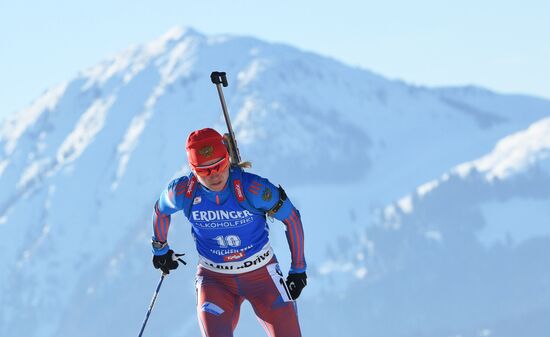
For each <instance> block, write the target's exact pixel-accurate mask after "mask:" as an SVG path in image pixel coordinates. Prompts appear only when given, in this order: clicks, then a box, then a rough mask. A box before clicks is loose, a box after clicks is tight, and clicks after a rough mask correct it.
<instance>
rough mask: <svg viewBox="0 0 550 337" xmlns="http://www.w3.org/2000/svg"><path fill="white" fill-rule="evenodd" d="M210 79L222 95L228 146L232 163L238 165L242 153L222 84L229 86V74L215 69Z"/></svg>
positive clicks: (221, 100)
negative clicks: (232, 125) (238, 145)
mask: <svg viewBox="0 0 550 337" xmlns="http://www.w3.org/2000/svg"><path fill="white" fill-rule="evenodd" d="M210 79H211V80H212V83H214V84H215V85H216V88H217V89H218V96H220V102H221V104H222V110H223V116H224V117H225V124H226V125H227V130H228V131H229V134H228V137H227V138H228V146H229V155H230V157H231V158H230V162H231V164H232V165H238V164H239V163H240V162H241V155H240V153H239V148H238V147H237V141H236V139H235V133H234V132H233V128H232V127H231V120H230V119H229V112H228V111H227V105H226V104H225V98H224V96H223V90H222V85H223V86H224V87H227V85H228V84H227V76H226V75H225V72H219V71H213V72H212V74H210Z"/></svg>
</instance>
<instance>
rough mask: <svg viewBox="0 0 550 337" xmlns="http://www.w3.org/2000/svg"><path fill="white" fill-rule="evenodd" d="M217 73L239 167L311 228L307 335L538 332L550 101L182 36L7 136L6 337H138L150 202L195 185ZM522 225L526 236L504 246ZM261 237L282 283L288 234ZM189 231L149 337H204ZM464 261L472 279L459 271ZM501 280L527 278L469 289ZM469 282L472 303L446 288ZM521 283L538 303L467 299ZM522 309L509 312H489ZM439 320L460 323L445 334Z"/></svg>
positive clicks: (75, 84)
mask: <svg viewBox="0 0 550 337" xmlns="http://www.w3.org/2000/svg"><path fill="white" fill-rule="evenodd" d="M213 70H223V71H226V72H227V73H228V77H229V82H230V85H229V87H227V88H226V89H225V91H224V93H225V96H226V99H227V103H228V107H229V111H230V113H231V115H232V119H233V122H234V128H235V131H236V133H237V139H238V141H239V145H240V148H241V150H240V151H241V154H242V156H243V159H246V160H251V161H252V162H253V171H254V172H255V173H258V174H260V175H263V176H266V177H268V178H270V180H271V181H272V182H274V183H276V184H277V183H280V184H282V185H283V186H284V187H285V189H286V190H287V192H288V194H289V196H290V197H291V199H292V200H293V202H294V203H295V204H296V205H297V206H298V207H299V208H300V210H301V213H302V215H303V221H304V225H305V231H306V256H307V258H308V264H309V266H310V268H309V270H308V274H309V275H310V277H309V286H308V288H307V289H306V291H305V292H304V295H303V297H304V298H303V300H302V303H301V304H300V306H301V307H300V317H301V321H302V325H303V330H304V335H306V336H344V335H349V336H352V335H353V336H357V335H365V336H367V335H369V336H371V335H377V336H406V335H411V334H413V335H420V334H421V333H423V334H425V335H426V336H436V335H437V336H439V335H442V336H446V334H447V332H448V331H450V330H452V329H454V328H456V329H458V330H457V331H462V332H463V333H467V332H468V331H470V330H469V329H476V328H477V327H478V323H479V324H481V323H486V324H493V322H496V321H498V320H503V321H504V320H507V319H508V318H509V317H512V316H513V317H515V318H517V322H518V324H520V323H522V322H524V320H522V319H521V317H522V316H521V315H525V317H527V318H526V319H529V318H530V317H534V316H536V315H537V314H539V315H542V316H544V315H543V314H544V313H545V312H546V311H544V310H547V308H549V307H550V305H549V303H550V302H549V301H547V299H545V298H544V297H543V296H539V297H534V295H533V294H534V293H536V291H535V290H536V287H540V286H544V285H546V289H547V283H540V284H532V283H529V282H528V279H536V280H540V281H541V282H543V281H544V280H548V278H547V275H548V274H547V272H546V271H544V270H543V268H536V267H538V266H537V265H535V264H536V263H537V261H538V260H536V259H535V260H533V259H531V260H529V258H532V257H533V256H534V255H533V254H535V252H537V249H539V250H541V251H542V252H544V251H545V250H544V249H545V248H544V244H543V243H545V241H544V240H546V235H547V234H548V232H547V231H546V229H547V228H545V227H546V226H547V225H546V226H545V225H543V224H545V222H544V220H545V215H548V211H547V210H548V209H550V208H548V207H547V206H548V199H547V195H546V194H545V189H544V186H545V185H543V183H544V182H546V181H547V180H546V179H547V178H546V177H547V174H548V173H549V172H548V165H547V159H546V158H547V157H546V153H548V146H547V145H544V144H547V143H544V137H547V136H546V135H547V134H548V133H547V132H546V134H545V132H544V131H540V130H542V129H544V128H545V125H546V124H547V123H548V122H547V119H544V118H545V117H547V116H549V115H550V102H549V101H545V100H542V99H537V98H533V97H526V96H515V95H499V94H496V93H493V92H490V91H488V90H485V89H481V88H475V87H460V88H425V87H414V86H410V85H408V84H406V83H404V82H400V81H391V80H388V79H385V78H384V77H382V76H379V75H377V74H374V73H371V72H369V71H366V70H363V69H357V68H351V67H349V66H347V65H345V64H342V63H340V62H338V61H337V60H333V59H328V58H325V57H322V56H319V55H315V54H312V53H308V52H305V51H301V50H299V49H296V48H294V47H290V46H286V45H280V44H269V43H265V42H263V41H259V40H257V39H253V38H244V37H232V36H205V35H202V34H200V33H198V32H196V31H194V30H192V29H179V28H177V29H174V30H172V31H170V32H168V33H167V34H166V35H164V36H162V37H161V38H159V39H158V40H156V41H153V42H151V43H148V44H146V45H143V46H137V47H133V48H130V49H128V50H126V51H123V52H121V53H120V54H117V55H114V56H113V57H110V58H108V59H107V60H105V61H104V62H101V63H100V64H98V65H96V66H94V67H91V68H89V69H86V70H84V71H83V72H82V73H81V74H79V75H78V76H76V77H75V78H74V79H72V80H70V81H67V82H66V83H62V84H60V85H59V86H58V87H56V88H52V89H50V90H48V91H47V92H45V93H44V95H43V96H42V97H40V98H39V99H37V100H36V101H35V102H34V103H33V104H32V105H31V106H30V107H29V108H27V109H25V110H23V111H21V112H20V113H19V114H17V115H15V116H13V117H12V118H10V119H8V120H7V121H6V122H4V124H3V125H2V126H0V186H1V189H0V231H1V232H2V233H3V234H4V237H5V238H7V239H6V240H4V243H3V244H2V248H4V249H3V251H4V253H3V255H2V259H1V260H0V268H2V270H4V272H3V273H2V274H0V289H1V290H2V292H1V293H2V296H1V297H0V305H1V308H2V309H0V335H1V336H114V335H131V334H134V333H137V332H138V331H139V328H140V326H141V323H142V320H143V315H144V313H145V311H146V309H147V305H148V304H149V300H150V296H151V293H152V292H153V290H154V286H155V284H156V281H157V279H158V276H159V275H158V273H157V272H156V271H155V270H153V269H152V267H151V263H150V250H149V249H150V247H149V238H150V219H151V212H152V205H153V204H154V202H155V200H156V198H157V197H158V195H159V193H160V191H161V190H162V188H163V187H164V186H165V185H166V184H167V183H168V182H169V181H170V179H171V178H173V177H175V176H178V175H181V174H185V173H186V172H188V169H187V168H186V160H185V151H184V144H185V139H186V137H187V135H188V134H189V132H190V131H192V130H194V129H197V128H202V127H206V126H215V127H216V128H217V129H218V130H220V131H223V130H224V124H223V119H222V116H221V109H220V106H219V101H218V97H217V93H216V90H215V87H214V86H213V85H212V84H211V83H210V78H209V75H210V72H211V71H213ZM533 130H535V131H533ZM536 130H539V131H536ZM499 141H500V142H499ZM497 142H498V143H497ZM495 145H496V147H495ZM493 148H494V150H493ZM512 149H513V150H512ZM508 153H517V155H514V156H513V160H511V159H509V156H508ZM478 158H480V159H478ZM464 163H465V164H464ZM544 163H546V164H544ZM445 172H447V173H445ZM442 175H443V176H442ZM437 177H442V178H439V179H436V178H437ZM434 179H435V180H434ZM426 182H430V183H426ZM537 186H538V187H537ZM411 191H414V192H412V193H411ZM404 196H405V197H404ZM457 196H458V199H456V198H457ZM545 210H546V213H545ZM503 212H505V213H503ZM506 212H508V213H506ZM503 214H504V215H503ZM518 214H520V215H518ZM525 219H529V223H532V224H533V226H532V227H530V228H531V229H533V230H531V229H525V230H523V229H522V230H518V231H509V230H508V229H509V228H512V227H514V226H515V225H516V221H518V220H519V221H522V220H525ZM503 220H506V221H504V222H503ZM271 227H272V230H271V232H272V233H271V235H272V240H273V243H274V246H275V251H276V253H277V255H278V257H279V260H280V261H281V264H282V267H283V268H288V259H289V257H288V252H287V250H288V249H287V244H286V239H285V236H284V233H283V226H282V225H281V226H278V224H273V225H272V226H271ZM516 227H517V226H516ZM534 228H537V229H536V230H534ZM188 230H189V228H188V223H187V222H186V221H185V220H184V219H183V216H181V215H179V216H175V217H174V222H173V225H172V227H171V231H170V242H171V245H172V246H173V247H175V248H176V250H181V251H184V252H186V253H187V257H188V258H187V260H188V262H190V263H189V265H188V267H185V268H181V270H180V269H178V272H177V273H173V274H174V275H170V277H169V278H168V279H167V281H166V282H165V284H164V285H163V289H162V290H161V295H160V297H159V299H158V301H157V304H156V307H155V309H154V312H153V315H152V318H151V320H150V323H149V325H148V327H147V331H149V333H150V335H162V336H196V335H197V333H198V328H197V322H196V318H195V308H194V303H195V299H194V287H193V274H194V270H193V269H194V268H193V267H192V265H194V263H195V260H196V253H194V251H193V250H194V249H193V243H192V240H191V238H190V237H189V236H190V235H189V234H188ZM508 232H510V233H509V234H508V235H507V236H506V237H509V239H506V240H508V241H504V243H498V242H500V241H498V240H500V239H501V233H508ZM419 233H420V234H419ZM537 240H538V241H537ZM541 240H542V241H541ZM495 242H497V243H495ZM464 248H465V249H464ZM468 248H471V249H468ZM463 249H464V251H463ZM459 252H461V253H460V254H459ZM466 258H467V260H468V261H475V262H476V263H475V264H474V265H473V266H472V268H474V269H472V270H469V269H468V270H467V271H466V272H464V273H460V275H457V272H458V269H457V268H455V267H454V266H455V265H456V263H459V266H464V264H462V265H460V263H464V259H466ZM509 259H513V260H514V264H512V265H511V264H506V263H505V262H506V261H508V260H509ZM529 263H533V264H532V265H531V264H529ZM475 268H477V269H475ZM506 268H509V269H506ZM539 269H540V270H539ZM480 270H481V271H483V272H484V274H483V275H480V274H479V273H477V274H476V272H479V271H480ZM493 271H495V272H498V273H497V274H496V276H494V277H493V276H491V275H492V274H491V275H490V274H489V273H490V272H493ZM507 271H514V272H519V273H520V275H519V276H518V275H516V274H515V273H514V275H515V277H516V276H517V278H516V279H514V280H507V281H506V282H508V284H498V283H497V284H495V283H493V284H491V286H489V285H484V287H481V286H480V283H483V284H485V281H487V280H500V279H498V278H497V276H499V275H502V274H503V273H505V272H507ZM499 273H500V274H499ZM411 275H414V276H411ZM462 275H464V277H465V278H466V279H467V281H468V282H469V283H468V285H471V288H472V289H470V288H468V289H464V288H463V287H462V284H461V283H458V282H454V283H453V282H450V283H449V282H447V281H450V280H451V281H452V280H457V279H460V278H459V277H458V276H460V277H462ZM476 275H477V276H476ZM453 277H454V278H453ZM404 280H407V281H406V282H404ZM516 280H517V282H520V283H519V285H518V287H519V289H523V287H524V286H525V287H527V286H529V287H535V288H529V290H530V293H527V294H522V293H519V290H518V294H515V295H516V296H515V297H513V298H510V299H509V300H506V301H503V302H498V303H493V304H492V305H493V306H484V305H481V304H480V301H481V299H480V298H479V296H478V297H476V296H474V295H471V296H469V297H468V296H461V294H462V295H464V294H466V293H467V294H478V295H479V294H485V293H484V292H487V294H489V295H491V296H493V297H491V299H494V298H496V297H498V295H502V291H504V290H507V289H509V288H510V282H515V281H516ZM410 282H412V283H411V284H412V285H411V287H410V288H403V284H409V283H410ZM544 282H546V281H544ZM430 289H435V290H437V291H438V292H437V293H435V294H436V295H440V296H439V297H437V299H436V298H435V297H434V296H433V295H434V294H429V290H430ZM459 290H460V291H459ZM470 290H471V291H470ZM400 295H402V296H403V298H401V297H399V296H400ZM423 295H426V296H423ZM428 295H432V296H428ZM523 295H525V296H523ZM453 296H454V297H453ZM455 297H456V298H459V299H462V302H461V301H456V302H453V301H454V300H455V299H456V298H455ZM426 298H429V299H430V300H429V301H426ZM535 299H536V300H535ZM468 300H472V302H467V301H468ZM517 300H521V301H523V302H524V303H523V304H522V305H518V306H517V308H516V309H517V312H515V313H512V312H511V311H505V310H504V311H503V312H502V313H500V311H499V310H497V309H495V308H508V307H507V305H510V303H512V301H517ZM319 303H322V304H323V305H322V306H321V305H320V304H319ZM502 303H504V304H502ZM342 304H345V306H344V307H343V308H344V309H347V310H343V309H342V306H341V305H342ZM446 304H448V305H452V306H453V308H452V309H454V311H453V310H450V311H448V313H451V314H453V315H454V314H456V317H457V318H456V319H455V318H454V316H453V317H452V318H451V316H444V317H446V319H443V320H441V319H440V318H441V317H442V315H444V314H445V313H447V312H446V311H444V310H440V309H441V308H440V307H441V306H445V305H446ZM499 304H502V305H499ZM539 304H540V305H539ZM393 305H395V306H396V307H394V306H393ZM336 306H337V307H336ZM319 308H323V311H322V312H320V311H319ZM414 308H418V310H416V309H414ZM409 309H410V310H411V311H408V310H409ZM413 309H414V310H413ZM473 309H477V310H478V311H476V310H473ZM410 312H415V315H410ZM483 313H485V317H486V318H487V320H486V321H483V318H484V317H483V316H484V315H483ZM489 313H490V314H489ZM319 315H323V316H322V317H326V316H329V319H327V322H329V321H330V323H331V324H330V327H327V326H319V320H318V317H319ZM438 315H439V316H438ZM251 316H252V314H251V313H250V310H244V313H243V315H242V318H241V322H240V324H239V327H238V329H237V335H239V336H258V335H262V332H261V330H260V328H259V326H257V322H256V321H255V319H253V318H252V317H251ZM394 319H398V321H397V322H396V321H395V320H394ZM21 322H28V324H21ZM367 322H368V323H369V324H368V325H369V326H368V327H365V326H362V324H363V323H364V324H367ZM507 322H508V323H509V324H511V323H510V321H507ZM495 324H496V323H495ZM344 327H346V328H344ZM486 328H487V329H489V328H490V326H489V325H487V327H486ZM472 331H474V330H472ZM475 331H477V330H475ZM483 331H485V330H483ZM487 331H489V330H487ZM541 331H542V330H541ZM546 331H548V330H546ZM363 332H364V334H363ZM367 332H370V334H367ZM440 332H441V333H440ZM531 335H532V336H535V335H536V334H531Z"/></svg>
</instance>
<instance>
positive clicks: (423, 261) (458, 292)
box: [311, 117, 550, 337]
mask: <svg viewBox="0 0 550 337" xmlns="http://www.w3.org/2000/svg"><path fill="white" fill-rule="evenodd" d="M548 186H550V118H548V117H547V118H544V119H542V120H540V121H538V122H535V123H533V124H532V125H531V126H529V128H527V129H526V130H522V131H520V132H517V133H514V134H512V135H510V136H507V137H505V138H503V139H502V140H501V141H499V142H498V143H497V144H496V146H495V148H494V150H493V151H491V152H490V153H489V154H487V155H485V156H483V157H481V158H479V159H476V160H474V161H470V162H466V163H463V164H461V165H458V166H456V167H455V168H453V169H451V170H449V172H447V173H445V174H443V175H442V176H441V177H440V178H439V179H435V180H433V181H430V182H428V183H426V184H423V185H421V186H419V187H418V188H417V189H415V190H414V192H412V193H410V194H408V195H406V196H405V197H403V198H401V199H399V200H398V201H396V202H395V203H393V204H391V205H388V206H387V207H385V208H384V209H383V210H382V212H381V214H380V218H379V221H378V222H376V223H375V225H373V226H371V227H369V228H368V229H365V230H363V231H362V232H361V233H360V234H359V235H357V236H356V237H349V236H348V237H341V238H340V240H342V241H343V242H344V244H341V245H339V246H336V247H332V249H334V248H336V249H338V251H339V253H340V257H338V258H335V259H332V260H329V261H328V262H327V263H326V264H325V267H324V268H322V270H323V273H324V275H325V276H328V277H329V278H333V279H335V276H340V275H339V274H341V273H347V274H348V275H349V276H350V277H351V276H354V275H355V276H360V277H356V281H355V282H352V284H351V285H350V286H349V288H348V289H346V291H345V293H344V294H342V295H341V297H340V298H337V299H333V298H330V299H328V300H325V299H326V298H329V297H328V296H327V297H320V298H321V300H317V301H316V302H317V303H316V306H315V305H311V307H328V306H347V307H351V308H359V307H360V308H361V309H362V311H361V313H359V312H357V311H351V313H350V316H349V317H348V320H347V323H348V324H346V327H347V328H346V330H344V335H354V334H356V333H357V331H364V333H365V334H364V335H365V336H371V335H375V336H378V335H380V334H381V331H383V332H384V333H383V335H386V336H509V337H512V336H541V337H542V336H547V335H548V331H550V321H549V320H548V317H549V314H550V295H549V293H548V289H549V287H550V269H549V268H548V262H547V261H546V260H545V258H546V257H547V256H549V254H550V226H549V224H550V222H549V221H548V219H549V218H550V191H549V190H548ZM342 266H346V267H345V268H346V269H345V270H344V268H342ZM357 271H362V273H361V274H359V275H358V272H357ZM340 277H341V276H340ZM335 280H336V279H335ZM335 280H333V282H335ZM357 294H361V295H360V296H358V295H357ZM319 302H321V303H319ZM396 321H397V322H399V324H395V323H394V322H396ZM327 323H328V324H329V326H332V325H331V324H330V323H332V321H330V320H329V322H327ZM334 323H335V324H338V323H339V322H338V321H336V322H334ZM333 335H335V336H336V332H334V333H333Z"/></svg>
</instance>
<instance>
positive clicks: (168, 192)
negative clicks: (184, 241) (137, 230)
mask: <svg viewBox="0 0 550 337" xmlns="http://www.w3.org/2000/svg"><path fill="white" fill-rule="evenodd" d="M188 183H189V179H188V178H187V177H180V178H177V179H174V180H172V181H171V182H170V184H169V185H168V187H167V188H166V189H164V191H162V193H161V195H160V198H159V199H158V200H157V202H156V203H155V207H154V211H153V240H155V241H159V242H167V241H168V230H169V228H170V218H171V217H170V215H171V214H173V213H175V212H177V211H179V210H181V209H182V207H183V198H184V194H185V192H186V190H187V185H188ZM169 249H170V246H169V245H166V246H164V248H162V249H160V250H156V249H154V248H153V253H154V254H155V255H163V254H165V253H166V252H168V250H169Z"/></svg>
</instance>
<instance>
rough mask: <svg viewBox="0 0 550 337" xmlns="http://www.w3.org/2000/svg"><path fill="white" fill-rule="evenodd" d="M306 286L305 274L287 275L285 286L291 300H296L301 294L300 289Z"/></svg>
mask: <svg viewBox="0 0 550 337" xmlns="http://www.w3.org/2000/svg"><path fill="white" fill-rule="evenodd" d="M306 285H307V275H306V273H305V272H303V273H296V274H288V277H287V278H286V286H287V287H288V290H289V291H290V296H291V297H292V299H293V300H295V299H297V298H298V297H299V296H300V294H301V293H302V289H304V288H305V286H306Z"/></svg>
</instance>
